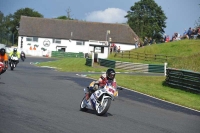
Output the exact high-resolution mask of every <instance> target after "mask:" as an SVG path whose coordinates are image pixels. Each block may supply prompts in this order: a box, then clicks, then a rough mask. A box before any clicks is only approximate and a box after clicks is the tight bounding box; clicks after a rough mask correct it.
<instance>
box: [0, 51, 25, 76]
mask: <svg viewBox="0 0 200 133" xmlns="http://www.w3.org/2000/svg"><path fill="white" fill-rule="evenodd" d="M21 53H23V54H24V56H25V53H24V52H23V51H22V52H21ZM11 56H16V57H18V58H20V53H19V52H18V51H17V49H16V48H14V49H13V51H11V52H10V53H9V55H7V53H6V49H5V48H1V49H0V62H1V65H2V67H3V68H1V70H0V75H1V74H3V73H4V72H5V71H6V70H7V68H8V64H9V65H10V60H11ZM18 63H19V60H18V61H17V62H16V65H17V64H18Z"/></svg>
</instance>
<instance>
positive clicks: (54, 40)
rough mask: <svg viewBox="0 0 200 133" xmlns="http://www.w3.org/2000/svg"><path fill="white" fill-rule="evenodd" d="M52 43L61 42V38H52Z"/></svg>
mask: <svg viewBox="0 0 200 133" xmlns="http://www.w3.org/2000/svg"><path fill="white" fill-rule="evenodd" d="M53 43H58V44H61V40H60V39H53Z"/></svg>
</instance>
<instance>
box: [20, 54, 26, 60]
mask: <svg viewBox="0 0 200 133" xmlns="http://www.w3.org/2000/svg"><path fill="white" fill-rule="evenodd" d="M20 58H21V60H22V61H24V60H25V55H24V53H21V54H20Z"/></svg>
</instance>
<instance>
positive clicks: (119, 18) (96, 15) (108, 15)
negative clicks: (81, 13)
mask: <svg viewBox="0 0 200 133" xmlns="http://www.w3.org/2000/svg"><path fill="white" fill-rule="evenodd" d="M126 15H127V13H126V11H124V10H122V9H119V8H107V9H105V10H104V11H94V12H91V13H87V14H86V21H92V22H103V23H126V21H127V18H124V16H126Z"/></svg>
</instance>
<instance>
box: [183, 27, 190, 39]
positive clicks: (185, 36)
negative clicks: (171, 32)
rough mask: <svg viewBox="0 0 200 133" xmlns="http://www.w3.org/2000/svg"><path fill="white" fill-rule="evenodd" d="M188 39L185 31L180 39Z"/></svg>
mask: <svg viewBox="0 0 200 133" xmlns="http://www.w3.org/2000/svg"><path fill="white" fill-rule="evenodd" d="M185 38H186V39H189V36H188V35H187V30H186V29H185V31H184V32H183V36H182V37H181V39H185Z"/></svg>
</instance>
